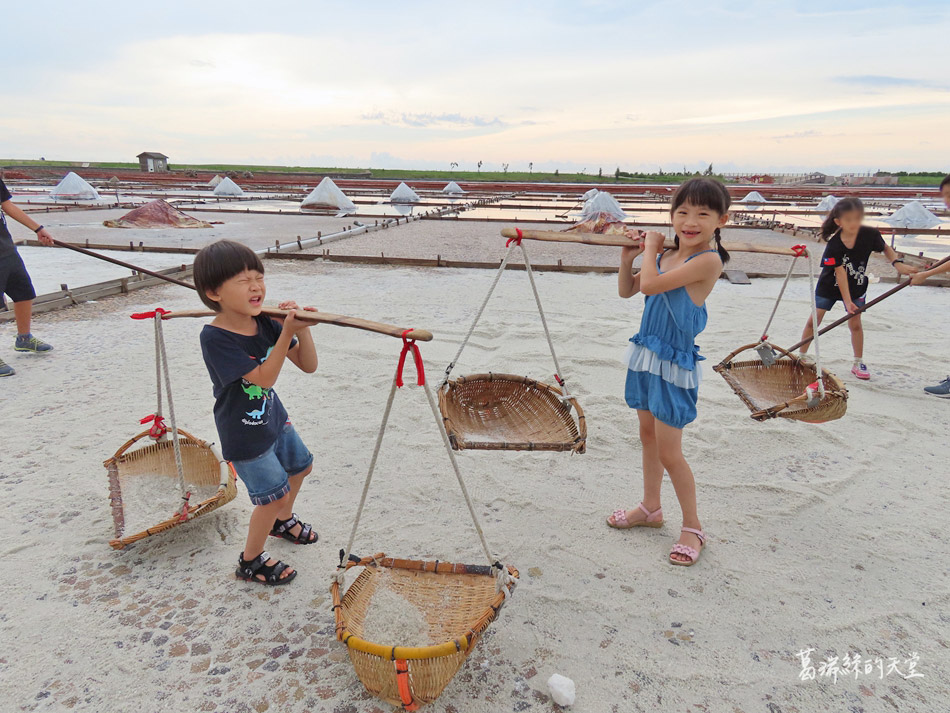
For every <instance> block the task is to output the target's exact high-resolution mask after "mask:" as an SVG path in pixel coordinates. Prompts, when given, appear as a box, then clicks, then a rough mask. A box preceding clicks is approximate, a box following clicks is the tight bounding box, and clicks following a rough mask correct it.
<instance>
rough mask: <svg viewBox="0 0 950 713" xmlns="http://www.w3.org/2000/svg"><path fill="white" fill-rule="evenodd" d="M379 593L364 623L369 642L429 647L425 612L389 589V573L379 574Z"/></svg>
mask: <svg viewBox="0 0 950 713" xmlns="http://www.w3.org/2000/svg"><path fill="white" fill-rule="evenodd" d="M376 576H377V578H378V583H377V585H376V591H374V592H373V596H372V598H371V599H370V602H369V607H368V609H367V611H366V619H365V620H364V621H363V636H362V638H364V639H366V640H367V641H372V642H373V643H374V644H383V645H386V646H429V645H431V643H432V642H431V641H429V638H430V637H429V624H428V623H427V622H426V618H425V616H424V615H423V613H422V611H421V610H420V609H419V608H418V607H417V606H416V605H415V604H413V603H412V602H410V601H409V600H408V599H406V598H405V597H404V596H402V595H401V594H399V593H398V592H396V591H394V590H392V589H390V588H389V584H388V580H389V575H388V574H378V575H376Z"/></svg>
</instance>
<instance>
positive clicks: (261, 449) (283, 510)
mask: <svg viewBox="0 0 950 713" xmlns="http://www.w3.org/2000/svg"><path fill="white" fill-rule="evenodd" d="M194 275H195V286H196V287H197V288H198V295H199V296H200V297H201V301H202V302H204V303H205V304H206V305H208V307H210V308H211V309H213V310H214V311H215V312H217V313H218V316H217V317H215V318H214V320H213V321H212V322H211V323H210V324H208V325H206V326H205V327H204V329H202V331H201V353H202V355H203V356H204V360H205V366H207V368H208V373H209V374H210V375H211V381H212V383H213V384H214V397H215V405H214V420H215V424H216V425H217V427H218V436H219V438H220V439H221V451H222V454H223V455H224V457H225V459H227V460H229V461H231V463H232V465H233V466H234V470H235V471H236V472H237V474H238V476H239V477H240V478H241V480H242V481H243V482H244V485H245V487H246V488H247V492H248V495H250V497H251V502H252V503H253V504H254V506H255V507H254V511H253V512H252V513H251V522H250V525H249V526H248V532H247V541H246V543H245V545H244V551H243V552H241V554H240V556H239V557H238V568H237V571H236V572H235V575H236V576H237V577H238V579H243V580H245V581H251V582H259V583H261V584H265V585H279V584H289V583H290V581H291V580H293V578H294V577H296V576H297V572H296V571H295V570H294V569H292V568H291V567H288V566H287V565H286V564H284V563H283V562H279V561H277V560H274V559H272V558H271V557H270V555H269V554H268V553H267V552H266V551H265V550H264V544H265V542H266V541H267V536H268V535H272V536H274V537H282V538H283V539H285V540H289V541H291V542H293V543H295V544H298V545H309V544H312V543H314V542H316V541H317V533H316V532H314V531H313V528H312V527H311V526H310V525H307V524H304V523H302V522H301V521H299V520H298V519H297V516H296V515H295V514H294V511H293V510H294V501H295V500H296V498H297V493H298V492H300V486H301V485H302V484H303V479H304V478H305V477H306V476H307V474H308V473H310V471H311V469H312V467H313V455H312V454H311V453H310V451H309V450H307V447H306V446H305V445H304V444H303V441H301V440H300V436H298V435H297V432H296V431H295V430H294V427H293V426H292V425H291V424H290V419H289V418H288V417H287V411H286V410H285V409H284V406H283V404H281V402H280V399H279V398H278V397H277V393H276V392H275V391H274V388H273V387H274V383H275V382H276V381H277V377H278V375H279V374H280V370H281V367H283V365H284V361H285V359H289V360H290V361H292V362H293V363H294V364H295V365H296V366H297V367H298V368H299V369H300V370H301V371H304V372H306V373H308V374H312V373H313V372H314V371H316V369H317V352H316V348H315V347H314V344H313V337H312V336H311V334H310V329H309V328H308V325H307V323H306V322H303V321H301V320H299V319H297V317H296V312H295V311H294V310H296V309H298V308H297V304H296V303H295V302H283V303H281V305H280V307H281V308H282V309H290V310H291V312H290V314H289V315H288V316H287V317H286V318H285V319H284V320H283V324H281V323H280V322H279V321H277V320H275V319H271V318H270V317H267V316H265V315H262V314H261V309H262V307H263V304H264V295H265V294H266V293H267V290H266V288H265V287H264V265H263V263H262V262H261V260H260V258H259V257H258V256H257V255H256V254H255V253H254V252H253V251H252V250H251V249H250V248H248V247H246V246H244V245H241V244H240V243H235V242H232V241H230V240H221V241H218V242H216V243H213V244H211V245H208V246H207V247H205V248H203V249H202V250H201V251H200V252H199V253H198V254H197V255H196V256H195V265H194ZM306 309H308V310H310V311H315V310H314V309H313V308H312V307H308V308H306ZM294 335H297V337H298V338H294Z"/></svg>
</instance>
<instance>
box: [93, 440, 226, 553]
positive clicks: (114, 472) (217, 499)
mask: <svg viewBox="0 0 950 713" xmlns="http://www.w3.org/2000/svg"><path fill="white" fill-rule="evenodd" d="M148 435H149V432H148V431H142V432H141V433H139V434H138V435H136V436H134V437H132V438H130V439H129V440H128V441H126V442H125V443H124V444H122V446H120V447H119V450H117V451H116V452H115V455H113V456H112V457H111V458H109V459H108V460H106V461H105V463H104V464H103V465H105V467H106V469H107V470H108V471H109V478H110V480H112V479H113V478H115V479H116V480H118V464H119V462H120V461H121V460H122V458H123V457H124V456H125V455H126V454H127V453H128V451H129V448H131V447H132V446H133V445H135V444H136V443H138V442H139V441H140V440H141V439H142V438H144V437H146V436H148ZM178 435H179V438H180V441H183V442H184V443H187V444H189V445H194V446H198V447H201V448H206V449H207V450H208V452H210V453H211V454H212V455H214V456H215V457H216V458H218V459H219V460H220V461H221V462H222V463H225V464H227V468H228V477H227V481H226V482H224V483H220V484H219V485H218V489H217V491H215V494H214V495H212V496H210V497H208V498H205V499H204V500H201V501H199V502H197V503H195V504H194V505H189V507H188V517H187V518H186V519H185V520H184V522H182V521H181V520H180V516H176V515H173V516H172V517H169V518H166V519H165V520H162V521H161V522H158V523H156V524H154V525H152V526H151V527H147V528H146V529H144V530H142V531H141V532H133V533H125V532H123V533H122V537H115V538H113V539H111V540H109V546H110V547H112V548H113V549H117V550H119V549H122V548H123V547H125V546H126V545H131V544H133V543H135V542H138V541H139V540H142V539H145V538H146V537H151V536H152V535H156V534H158V533H160V532H164V531H165V530H168V529H170V528H172V527H175V526H176V525H181V524H184V523H185V522H191V520H193V519H195V518H196V517H198V516H199V515H203V514H205V513H207V512H210V511H213V510H215V509H216V508H217V507H220V506H221V505H224V504H226V503H229V502H231V501H232V500H233V499H234V498H235V496H236V495H237V472H236V471H235V470H234V466H233V465H232V464H231V462H230V461H225V460H223V459H222V458H220V456H219V454H218V453H217V452H216V451H215V450H214V448H213V447H212V445H211V444H210V443H209V442H208V441H204V440H202V439H200V438H197V437H196V436H194V435H192V434H191V433H189V432H188V431H185V430H183V429H181V428H179V429H178ZM158 444H162V445H163V446H164V447H166V448H170V447H174V446H173V443H172V441H171V439H167V440H163V441H156V442H154V443H151V444H149V445H150V446H152V445H158ZM113 507H116V505H115V503H113ZM117 529H118V526H117ZM117 534H118V533H117Z"/></svg>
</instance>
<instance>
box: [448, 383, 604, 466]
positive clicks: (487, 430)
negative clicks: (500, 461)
mask: <svg viewBox="0 0 950 713" xmlns="http://www.w3.org/2000/svg"><path fill="white" fill-rule="evenodd" d="M562 396H563V394H562V392H561V390H560V389H558V388H557V387H554V386H549V385H548V384H542V383H541V382H539V381H535V380H533V379H529V378H528V377H525V376H514V375H512V374H475V375H473V376H460V377H459V378H458V379H455V380H454V381H449V382H447V383H446V384H444V385H443V386H442V388H440V389H439V410H440V411H441V412H442V420H443V422H444V423H445V430H446V432H447V433H448V436H449V441H450V442H451V444H452V448H453V449H455V450H458V451H461V450H466V449H482V450H507V451H571V452H573V453H583V452H584V451H585V450H586V448H587V422H586V420H585V419H584V410H583V409H582V408H581V406H580V404H579V403H577V399H575V398H569V399H568V403H569V404H570V406H568V405H567V404H565V403H564V401H562V399H561V397H562ZM572 409H573V411H575V412H576V414H577V418H576V420H575V418H574V416H573V415H572V414H571V411H572Z"/></svg>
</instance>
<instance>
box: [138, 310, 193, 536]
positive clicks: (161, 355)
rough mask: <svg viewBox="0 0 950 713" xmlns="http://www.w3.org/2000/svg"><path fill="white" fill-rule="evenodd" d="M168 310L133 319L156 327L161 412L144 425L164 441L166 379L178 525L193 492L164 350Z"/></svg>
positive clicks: (157, 438) (166, 355) (152, 434)
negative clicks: (187, 485)
mask: <svg viewBox="0 0 950 713" xmlns="http://www.w3.org/2000/svg"><path fill="white" fill-rule="evenodd" d="M166 314H168V311H167V310H164V309H162V308H161V307H158V308H156V309H155V310H154V311H152V312H139V313H137V314H133V315H132V319H153V320H154V325H155V376H156V380H157V382H158V383H157V387H158V388H157V389H156V390H157V392H158V410H157V411H156V412H155V413H154V414H152V415H151V416H146V417H145V418H143V419H142V420H141V423H149V422H152V427H151V429H149V435H150V436H151V437H152V438H154V439H155V440H156V441H157V440H159V439H160V438H162V437H164V435H165V434H166V433H167V432H168V428H167V427H166V426H165V419H164V418H163V417H162V381H163V377H164V382H165V383H164V386H165V393H166V394H167V395H168V420H169V421H170V422H171V433H172V448H173V449H174V452H175V468H176V469H177V471H178V488H179V490H180V491H181V501H182V502H181V510H179V511H178V512H177V513H176V515H178V516H179V521H180V522H184V521H185V520H187V519H188V501H189V500H190V499H191V492H189V491H187V490H185V467H184V464H183V463H182V459H181V442H180V440H179V435H178V422H177V420H176V419H175V404H174V402H173V401H172V381H171V371H170V369H169V366H168V352H167V350H166V348H165V334H164V332H163V331H162V320H163V318H164V315H166Z"/></svg>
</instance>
